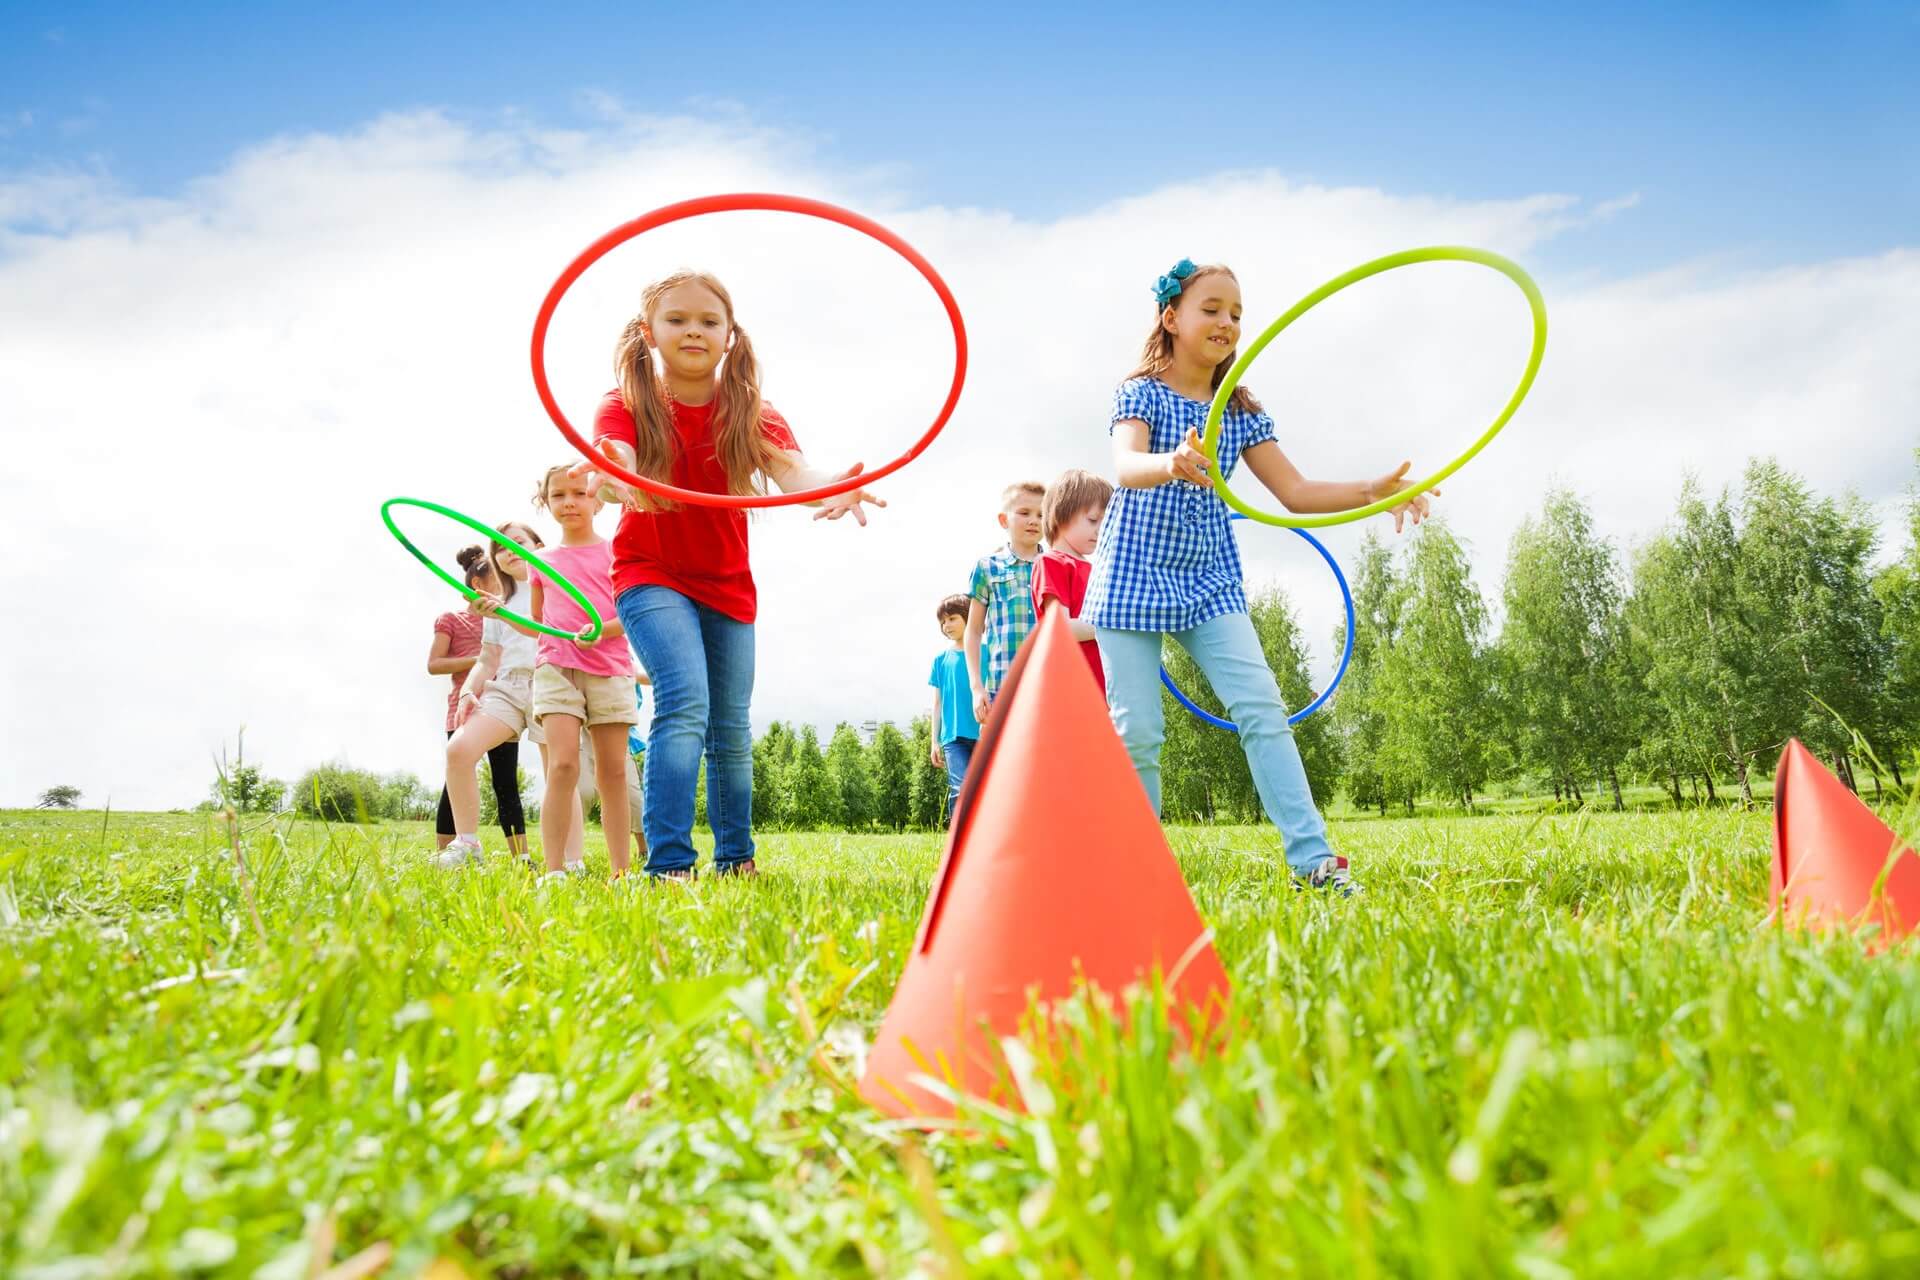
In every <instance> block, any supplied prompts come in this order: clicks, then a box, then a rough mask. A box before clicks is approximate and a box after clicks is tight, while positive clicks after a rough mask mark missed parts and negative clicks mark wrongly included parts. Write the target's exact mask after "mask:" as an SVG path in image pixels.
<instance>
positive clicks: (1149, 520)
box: [1080, 378, 1273, 631]
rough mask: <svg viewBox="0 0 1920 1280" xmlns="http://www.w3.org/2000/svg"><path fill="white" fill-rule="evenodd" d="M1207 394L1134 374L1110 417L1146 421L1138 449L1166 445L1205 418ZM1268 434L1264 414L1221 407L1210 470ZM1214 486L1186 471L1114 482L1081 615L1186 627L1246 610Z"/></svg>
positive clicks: (1225, 473)
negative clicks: (1194, 396) (1152, 481)
mask: <svg viewBox="0 0 1920 1280" xmlns="http://www.w3.org/2000/svg"><path fill="white" fill-rule="evenodd" d="M1207 407H1208V406H1207V402H1206V401H1205V400H1189V399H1187V398H1186V397H1185V396H1183V395H1180V394H1178V393H1177V392H1175V391H1174V390H1173V389H1172V388H1171V387H1169V386H1167V384H1166V383H1164V382H1161V381H1160V380H1159V379H1157V378H1134V379H1132V380H1130V381H1127V382H1123V383H1121V384H1120V389H1119V390H1118V391H1116V392H1114V396H1113V417H1112V418H1111V419H1110V420H1109V421H1108V425H1107V430H1108V431H1109V432H1111V431H1112V430H1113V425H1112V424H1113V423H1115V422H1121V421H1124V420H1126V419H1130V418H1135V419H1138V420H1140V421H1141V422H1144V423H1146V424H1147V450H1148V452H1150V453H1172V452H1173V451H1174V450H1175V449H1176V448H1178V447H1179V445H1180V441H1181V440H1182V439H1183V438H1185V436H1186V434H1187V430H1188V428H1192V429H1193V430H1195V431H1201V432H1202V434H1203V436H1204V431H1203V430H1202V429H1203V428H1204V427H1205V426H1206V421H1207ZM1271 439H1273V419H1272V418H1269V417H1268V416H1267V415H1266V414H1264V413H1244V412H1241V411H1239V410H1234V409H1229V410H1228V411H1227V415H1226V417H1225V419H1224V420H1223V421H1222V423H1221V427H1220V466H1219V470H1218V472H1217V473H1216V475H1215V478H1216V479H1219V478H1222V477H1231V476H1232V475H1233V469H1234V467H1235V466H1236V465H1238V463H1239V461H1240V455H1241V454H1242V453H1244V452H1245V451H1246V450H1248V449H1250V448H1252V447H1253V446H1254V445H1256V444H1259V443H1260V442H1262V441H1263V440H1271ZM1230 514H1231V513H1230V512H1229V510H1228V508H1227V504H1226V503H1225V502H1223V501H1221V499H1220V497H1219V495H1217V494H1215V493H1214V492H1212V491H1211V490H1209V489H1205V488H1202V487H1201V486H1199V485H1196V484H1189V483H1188V482H1186V481H1185V480H1173V481H1169V482H1168V483H1166V484H1162V485H1156V486H1155V487H1153V488H1151V489H1128V488H1117V489H1115V490H1114V491H1113V499H1112V501H1110V502H1108V503H1107V516H1106V519H1104V520H1102V521H1101V522H1100V541H1099V543H1098V544H1097V545H1096V546H1095V548H1094V552H1093V578H1092V579H1091V581H1089V582H1088V583H1087V601H1086V604H1085V605H1084V606H1083V607H1082V608H1081V611H1080V616H1081V618H1082V619H1083V620H1084V621H1086V622H1090V623H1092V624H1093V625H1094V626H1096V627H1107V628H1109V629H1111V630H1115V631H1185V630H1186V629H1187V628H1189V627H1197V626H1199V625H1200V624H1201V623H1203V622H1205V621H1206V620H1207V619H1209V618H1218V617H1221V616H1222V615H1224V614H1229V613H1245V612H1246V611H1247V595H1246V592H1245V590H1244V589H1243V588H1242V586H1241V571H1240V545H1239V543H1237V542H1235V541H1234V537H1233V530H1232V528H1231V526H1230V525H1229V524H1228V518H1229V516H1230Z"/></svg>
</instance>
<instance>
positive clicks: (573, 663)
mask: <svg viewBox="0 0 1920 1280" xmlns="http://www.w3.org/2000/svg"><path fill="white" fill-rule="evenodd" d="M540 556H541V558H542V559H543V560H545V561H546V562H547V563H549V564H551V565H552V566H553V567H554V571H555V572H557V573H559V574H560V575H561V576H562V577H564V578H566V580H567V581H568V582H571V583H572V584H573V585H574V586H576V587H578V588H580V594H582V595H584V596H585V597H586V598H587V599H589V600H591V601H593V607H594V608H595V609H596V610H598V611H599V614H600V620H601V621H602V622H617V621H619V618H620V615H619V613H618V612H616V611H615V609H614V607H613V544H612V543H611V542H607V541H605V540H604V539H603V540H601V541H599V542H595V543H593V544H591V545H589V546H584V547H568V546H557V547H555V546H550V547H546V548H543V549H542V550H541V552H540ZM527 568H528V569H529V570H530V571H531V572H533V573H534V574H536V575H538V576H539V578H540V621H542V622H544V623H546V624H547V625H548V626H550V627H558V628H559V629H560V630H562V631H578V630H580V628H582V627H584V626H586V625H587V615H586V611H585V610H583V609H581V607H580V606H579V605H578V604H576V603H574V599H573V597H572V596H570V595H568V594H567V593H566V592H565V591H563V590H561V589H560V588H559V587H557V586H555V585H554V584H553V582H552V580H550V579H549V578H548V577H547V576H546V575H545V574H544V573H541V572H540V571H539V570H538V569H535V568H533V566H532V565H528V566H527ZM535 665H537V666H542V667H568V668H571V669H572V670H574V671H584V672H586V673H587V674H588V675H590V676H631V675H632V674H633V653H632V651H631V650H629V649H628V648H627V641H626V638H625V637H624V636H622V637H619V638H617V639H603V640H601V641H600V642H599V643H598V644H595V645H592V646H589V647H587V648H582V647H581V646H579V645H577V644H575V643H574V642H573V641H571V640H558V639H555V638H554V637H553V636H541V637H540V658H539V661H538V662H537V663H536V664H535Z"/></svg>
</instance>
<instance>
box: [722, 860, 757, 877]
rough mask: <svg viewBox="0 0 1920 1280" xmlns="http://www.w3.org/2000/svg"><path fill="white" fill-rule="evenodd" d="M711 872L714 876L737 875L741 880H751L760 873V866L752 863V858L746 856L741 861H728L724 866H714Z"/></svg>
mask: <svg viewBox="0 0 1920 1280" xmlns="http://www.w3.org/2000/svg"><path fill="white" fill-rule="evenodd" d="M713 874H714V876H715V877H716V878H719V877H722V876H738V877H740V878H741V879H743V880H751V879H753V877H755V876H757V875H759V874H760V868H758V867H756V866H754V865H753V859H752V858H747V859H745V860H744V861H741V862H729V863H727V864H726V865H725V866H716V867H715V868H714V869H713Z"/></svg>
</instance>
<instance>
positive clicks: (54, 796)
mask: <svg viewBox="0 0 1920 1280" xmlns="http://www.w3.org/2000/svg"><path fill="white" fill-rule="evenodd" d="M80 795H81V792H80V788H78V787H69V786H64V785H63V786H58V787H48V788H47V789H46V790H45V791H42V792H41V793H40V799H39V801H38V802H36V803H35V804H34V806H33V807H34V808H36V809H71V808H73V807H74V806H75V805H77V804H79V803H80Z"/></svg>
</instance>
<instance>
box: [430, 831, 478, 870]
mask: <svg viewBox="0 0 1920 1280" xmlns="http://www.w3.org/2000/svg"><path fill="white" fill-rule="evenodd" d="M486 856H487V855H486V853H485V852H484V851H483V850H482V849H481V848H480V842H479V841H478V840H462V839H455V840H454V841H453V843H451V844H449V845H448V846H447V847H446V848H444V849H442V850H440V852H438V853H436V854H434V855H433V865H434V866H436V867H439V868H440V869H441V870H442V871H458V870H459V869H460V868H461V867H464V866H466V865H467V864H468V863H469V862H478V861H480V860H481V859H482V858H484V857H486Z"/></svg>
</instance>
